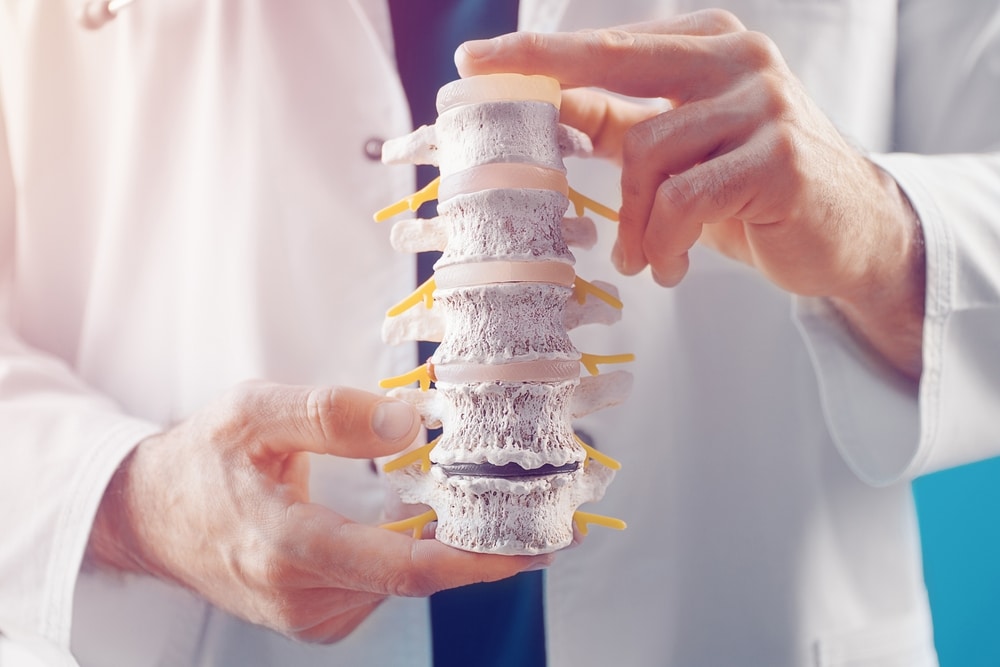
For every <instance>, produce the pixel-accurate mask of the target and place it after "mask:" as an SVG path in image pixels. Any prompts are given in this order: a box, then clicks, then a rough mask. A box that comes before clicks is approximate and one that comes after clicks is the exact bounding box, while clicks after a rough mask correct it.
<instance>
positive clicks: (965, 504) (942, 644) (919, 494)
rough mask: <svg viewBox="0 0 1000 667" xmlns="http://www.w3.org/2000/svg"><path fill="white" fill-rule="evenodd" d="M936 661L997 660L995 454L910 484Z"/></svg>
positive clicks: (974, 664) (969, 666)
mask: <svg viewBox="0 0 1000 667" xmlns="http://www.w3.org/2000/svg"><path fill="white" fill-rule="evenodd" d="M913 488H914V492H915V494H916V498H917V514H918V517H919V519H920V534H921V539H922V541H923V549H924V572H925V577H926V580H927V589H928V591H929V593H930V598H931V608H932V610H933V613H934V639H935V644H936V645H937V650H938V656H939V658H940V660H941V667H997V666H998V665H1000V458H995V459H990V460H987V461H983V462H980V463H975V464H972V465H967V466H962V467H960V468H953V469H951V470H945V471H943V472H939V473H934V474H933V475H928V476H926V477H921V478H920V479H918V480H917V481H916V482H914V484H913Z"/></svg>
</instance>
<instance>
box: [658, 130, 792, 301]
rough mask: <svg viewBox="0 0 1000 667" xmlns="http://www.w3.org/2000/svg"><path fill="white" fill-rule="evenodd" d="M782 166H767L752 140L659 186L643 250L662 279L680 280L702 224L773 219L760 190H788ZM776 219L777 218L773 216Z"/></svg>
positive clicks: (672, 282) (671, 282) (670, 282)
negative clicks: (763, 201) (769, 217)
mask: <svg viewBox="0 0 1000 667" xmlns="http://www.w3.org/2000/svg"><path fill="white" fill-rule="evenodd" d="M787 185H788V184H786V183H784V174H783V172H782V171H781V170H774V169H770V168H768V160H767V159H766V156H764V155H762V154H761V150H760V147H759V146H758V145H756V144H747V145H744V146H740V147H739V148H737V149H735V150H733V151H731V152H729V153H725V154H723V155H720V156H718V157H716V158H714V159H712V160H709V161H708V162H704V163H701V164H698V165H696V166H694V167H692V168H691V169H688V170H687V171H685V172H683V173H681V174H677V175H675V176H672V177H670V178H668V179H667V180H666V181H664V182H663V183H661V184H660V187H659V188H658V189H657V192H656V197H655V200H654V203H653V209H652V212H651V214H650V223H649V227H648V229H647V231H646V237H645V238H644V242H643V252H644V254H645V257H646V259H647V261H648V262H649V264H650V267H651V269H652V271H653V274H654V278H655V279H656V280H657V282H658V283H660V284H662V285H665V286H672V285H675V284H677V282H679V281H680V279H681V278H682V277H683V276H684V274H685V272H686V271H687V265H688V258H687V250H689V249H690V247H691V246H692V245H693V244H694V243H695V241H696V240H697V238H698V236H699V235H700V234H701V228H702V225H711V224H716V223H720V222H726V221H729V220H734V219H735V220H754V221H756V222H758V223H762V222H765V221H767V220H769V219H768V218H767V217H766V214H765V213H764V211H765V209H766V208H767V204H766V203H762V202H761V199H762V196H761V193H762V192H765V191H775V192H787V191H789V189H790V188H789V187H786V186H787ZM772 221H773V220H772Z"/></svg>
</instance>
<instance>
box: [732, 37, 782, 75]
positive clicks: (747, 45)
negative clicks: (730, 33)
mask: <svg viewBox="0 0 1000 667" xmlns="http://www.w3.org/2000/svg"><path fill="white" fill-rule="evenodd" d="M737 50H738V54H737V55H738V58H739V60H740V62H741V63H743V66H744V67H746V68H747V69H750V70H753V71H764V70H768V69H772V68H774V67H776V66H777V65H778V64H780V63H781V62H783V59H782V57H781V52H780V51H779V50H778V47H777V45H776V44H775V43H774V41H773V40H772V39H771V38H770V37H768V36H767V35H765V34H764V33H762V32H756V31H753V30H749V31H746V32H741V33H740V34H739V38H738V41H737Z"/></svg>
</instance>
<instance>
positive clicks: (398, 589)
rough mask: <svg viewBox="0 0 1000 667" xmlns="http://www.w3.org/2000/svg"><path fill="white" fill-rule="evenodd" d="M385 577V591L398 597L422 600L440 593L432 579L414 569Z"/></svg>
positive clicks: (401, 569) (399, 570)
mask: <svg viewBox="0 0 1000 667" xmlns="http://www.w3.org/2000/svg"><path fill="white" fill-rule="evenodd" d="M385 577H386V579H385V581H384V587H385V590H386V591H388V592H389V593H390V594H391V595H394V596H397V597H405V598H422V597H427V596H428V595H431V594H432V593H436V592H437V591H438V587H436V586H434V582H433V581H432V579H431V577H429V576H428V575H427V574H425V573H423V572H421V571H420V570H419V569H417V568H414V567H406V568H400V569H397V570H396V571H394V572H387V573H386V574H385Z"/></svg>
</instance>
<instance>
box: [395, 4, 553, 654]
mask: <svg viewBox="0 0 1000 667" xmlns="http://www.w3.org/2000/svg"><path fill="white" fill-rule="evenodd" d="M389 7H390V11H391V15H392V30H393V35H394V38H395V45H396V65H397V69H398V71H399V76H400V78H401V79H402V82H403V89H404V90H405V91H406V97H407V100H408V101H409V103H410V114H411V116H412V119H413V125H414V126H415V127H416V126H420V125H429V124H431V123H433V122H434V121H435V119H436V118H437V109H436V106H435V99H436V96H437V90H438V88H440V87H441V86H443V85H444V84H446V83H448V82H449V81H452V80H454V79H457V78H458V71H457V70H456V69H455V63H454V59H453V55H454V53H455V49H457V48H458V46H459V44H461V43H462V42H464V41H466V40H469V39H481V38H485V37H494V36H496V35H499V34H502V33H505V32H512V31H514V30H516V29H517V2H516V0H515V1H510V0H494V1H489V0H420V1H417V0H390V3H389ZM435 176H437V173H436V170H435V169H434V168H433V167H428V166H418V167H417V187H418V188H419V187H423V186H424V185H426V184H427V183H429V182H430V181H431V180H433V179H434V177H435ZM436 210H437V208H436V204H435V203H434V202H428V203H426V204H424V205H423V206H421V208H420V210H419V211H418V215H419V216H420V217H424V218H427V217H433V216H434V215H436ZM440 255H441V253H436V252H427V253H420V254H419V255H418V256H417V276H416V279H417V284H418V285H419V284H421V283H423V282H424V281H425V280H427V279H428V278H429V277H431V276H432V275H433V273H434V268H433V267H434V262H436V261H437V259H438V257H440ZM436 347H437V346H436V345H435V344H433V343H427V342H423V341H422V342H421V343H420V344H419V354H420V361H421V362H423V361H424V360H426V359H427V358H428V357H430V355H431V354H433V353H434V349H435V348H436ZM431 437H434V434H431ZM542 610H543V575H542V572H540V571H539V572H524V573H522V574H519V575H517V576H515V577H512V578H510V579H506V580H504V581H498V582H495V583H490V584H475V585H472V586H465V587H463V588H459V589H455V590H451V591H442V592H440V593H437V594H436V595H433V596H431V629H432V632H433V647H434V665H435V667H469V666H470V665H475V666H476V667H544V665H545V621H544V615H543V611H542Z"/></svg>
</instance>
